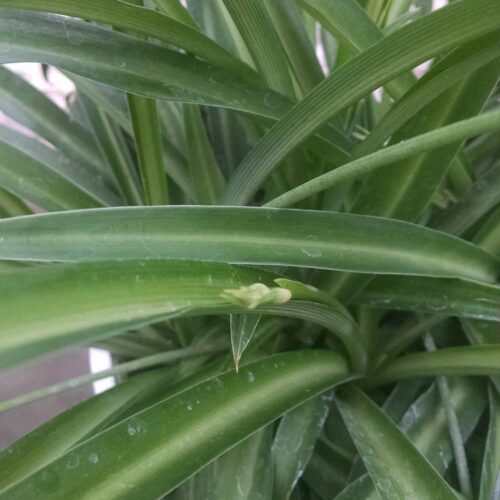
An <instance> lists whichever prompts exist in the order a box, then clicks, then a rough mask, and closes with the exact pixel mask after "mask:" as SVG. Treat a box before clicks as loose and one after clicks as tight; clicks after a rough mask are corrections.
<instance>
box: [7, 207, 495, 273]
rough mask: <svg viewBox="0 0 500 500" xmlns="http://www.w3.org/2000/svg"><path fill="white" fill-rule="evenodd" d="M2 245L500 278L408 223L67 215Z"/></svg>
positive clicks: (10, 228)
mask: <svg viewBox="0 0 500 500" xmlns="http://www.w3.org/2000/svg"><path fill="white" fill-rule="evenodd" d="M292 226H293V228H294V230H293V231H290V230H289V228H290V227H292ZM0 238H2V240H0V258H2V259H18V260H23V259H26V260H70V261H74V260H82V261H90V260H110V259H114V258H117V259H151V258H154V259H158V258H183V259H187V258H190V259H195V260H196V259H201V260H213V261H222V262H233V263H246V264H258V265H263V264H266V265H285V266H307V267H313V268H319V269H343V270H351V271H356V272H365V273H389V274H391V273H395V274H412V275H425V276H439V277H442V276H447V277H461V278H470V279H475V280H478V281H486V282H492V281H494V280H495V278H496V275H497V272H498V263H497V260H496V259H495V258H494V257H493V256H491V255H490V254H488V253H487V252H484V251H482V250H480V249H479V248H477V247H475V246H474V245H472V244H470V243H468V242H466V241H463V240H459V239H457V238H454V237H452V236H448V235H445V234H443V233H438V232H435V231H431V230H428V229H426V228H423V227H420V226H416V225H413V224H409V223H406V222H401V221H395V220H389V219H381V218H375V217H367V216H359V215H347V214H338V213H326V212H316V211H306V210H286V209H262V208H237V209H236V208H229V207H153V208H140V207H137V208H136V207H128V208H116V209H103V210H89V211H76V212H61V213H58V214H48V215H41V216H32V217H24V218H22V219H17V220H4V221H0ZM422 248H425V249H426V253H425V255H424V254H422V252H421V251H420V250H421V249H422Z"/></svg>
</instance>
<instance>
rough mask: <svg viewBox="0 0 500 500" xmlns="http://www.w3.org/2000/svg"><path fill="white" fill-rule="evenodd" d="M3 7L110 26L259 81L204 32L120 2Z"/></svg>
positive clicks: (10, 1)
mask: <svg viewBox="0 0 500 500" xmlns="http://www.w3.org/2000/svg"><path fill="white" fill-rule="evenodd" d="M0 6H2V7H15V8H16V9H29V10H38V11H42V12H52V13H54V14H62V15H64V16H71V17H80V18H82V19H86V20H92V21H96V22H100V23H105V24H109V25H111V26H113V27H115V28H119V29H120V30H124V31H130V32H132V33H136V34H138V35H144V36H146V37H147V36H151V37H153V38H157V39H159V40H162V41H164V42H167V43H168V44H171V45H175V46H177V47H180V48H182V49H185V50H186V51H187V52H190V53H192V54H195V55H197V56H200V57H201V58H202V59H205V60H207V61H209V62H211V63H213V64H215V65H216V66H220V67H222V68H225V69H228V70H230V71H232V72H235V73H237V74H242V75H245V76H246V77H250V78H253V79H256V78H257V77H256V75H255V73H254V72H253V71H252V70H251V69H250V68H249V67H248V66H247V65H245V64H244V63H242V62H241V61H239V60H238V59H237V58H235V57H233V56H232V55H231V54H230V53H228V52H226V51H225V50H224V49H223V48H222V47H220V46H218V45H217V44H216V43H214V42H213V41H212V40H210V38H208V37H206V36H205V35H203V33H201V32H200V31H198V30H196V29H194V28H193V27H191V26H188V25H186V24H185V23H184V22H181V21H178V20H175V19H174V18H172V17H168V16H165V15H162V14H160V13H158V12H155V11H154V10H150V9H144V8H141V7H137V6H135V5H130V4H128V3H126V2H121V1H118V0H106V2H105V3H103V2H102V1H100V0H87V1H85V2H83V3H82V2H80V1H79V0H48V1H44V2H43V4H41V3H40V2H37V1H36V0H35V1H33V0H1V1H0Z"/></svg>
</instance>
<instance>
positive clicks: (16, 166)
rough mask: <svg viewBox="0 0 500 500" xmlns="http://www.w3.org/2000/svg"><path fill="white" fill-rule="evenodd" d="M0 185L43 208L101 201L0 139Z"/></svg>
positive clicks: (89, 205)
mask: <svg viewBox="0 0 500 500" xmlns="http://www.w3.org/2000/svg"><path fill="white" fill-rule="evenodd" d="M0 186H2V187H3V188H4V189H7V190H8V191H10V192H12V193H13V194H14V195H16V196H18V197H19V198H22V199H24V200H27V201H31V202H32V203H35V204H36V205H38V206H39V207H41V208H44V209H45V210H51V211H55V210H70V209H72V208H93V207H100V206H102V203H101V202H100V201H99V200H98V199H97V198H94V197H93V196H91V195H90V194H88V193H86V192H85V191H83V190H81V189H80V188H79V187H78V186H77V185H76V184H74V183H73V182H72V181H70V180H69V179H67V178H66V177H63V176H62V175H60V174H58V173H57V172H55V171H54V170H52V169H51V168H49V167H48V166H47V165H45V164H44V163H40V162H39V161H38V160H36V159H35V158H33V157H32V156H28V155H27V154H25V153H23V152H21V151H19V150H18V149H16V148H14V147H12V146H10V145H9V144H7V143H5V142H3V141H2V140H0Z"/></svg>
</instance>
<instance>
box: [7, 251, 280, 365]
mask: <svg viewBox="0 0 500 500" xmlns="http://www.w3.org/2000/svg"><path fill="white" fill-rule="evenodd" d="M270 276H272V275H269V274H267V273H265V272H263V271H262V272H260V271H256V270H251V269H246V268H241V269H240V268H236V267H231V266H227V265H221V264H213V263H212V264H211V263H203V262H189V261H154V260H153V261H139V262H137V261H135V262H103V263H93V264H78V265H61V266H39V267H36V268H33V269H28V270H21V271H18V272H9V273H5V275H4V276H2V280H1V283H0V296H1V297H2V301H1V302H0V309H1V311H2V312H1V316H2V331H1V334H0V364H1V365H2V366H6V365H10V364H13V363H16V362H17V363H18V362H20V361H22V360H25V359H29V358H31V357H33V356H36V355H40V354H43V353H46V352H51V351H52V350H54V349H57V348H61V347H63V346H67V345H71V344H79V343H85V342H86V343H89V342H90V341H92V340H95V339H96V337H98V336H100V337H101V338H102V337H104V336H105V335H106V334H108V335H109V334H112V333H114V332H117V331H120V330H126V329H129V328H133V327H134V326H139V325H143V324H148V323H152V322H154V321H155V319H156V318H158V317H164V318H166V317H169V316H170V317H171V316H175V315H178V314H180V313H181V312H183V311H186V310H189V309H191V308H196V307H199V308H202V307H209V306H217V305H223V304H225V303H226V302H225V300H224V299H222V298H221V296H220V295H221V293H222V292H223V291H224V290H225V289H228V288H229V289H233V288H239V287H240V286H242V285H248V284H252V283H255V282H260V281H262V280H261V278H264V279H266V278H267V280H268V283H269V282H270ZM271 283H272V282H271ZM20 296H22V297H23V300H22V301H19V300H17V299H18V297H20ZM42 296H43V297H45V300H44V301H41V300H40V297H42Z"/></svg>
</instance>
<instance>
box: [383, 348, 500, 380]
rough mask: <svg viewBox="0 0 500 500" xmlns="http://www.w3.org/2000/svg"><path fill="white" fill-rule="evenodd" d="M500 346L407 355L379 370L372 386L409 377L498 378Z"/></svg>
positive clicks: (449, 349) (440, 350)
mask: <svg viewBox="0 0 500 500" xmlns="http://www.w3.org/2000/svg"><path fill="white" fill-rule="evenodd" d="M498 360H500V347H499V346H498V345H480V346H467V347H449V348H444V349H439V350H437V351H432V352H420V353H415V354H407V355H406V356H402V357H400V358H397V359H395V360H393V361H389V362H388V363H387V365H386V366H384V367H382V368H381V369H380V372H379V373H377V374H376V375H375V378H374V379H373V383H375V384H386V383H388V382H392V381H394V380H401V379H403V378H408V377H435V376H438V375H475V376H479V375H498V374H499V373H500V363H499V362H498Z"/></svg>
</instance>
